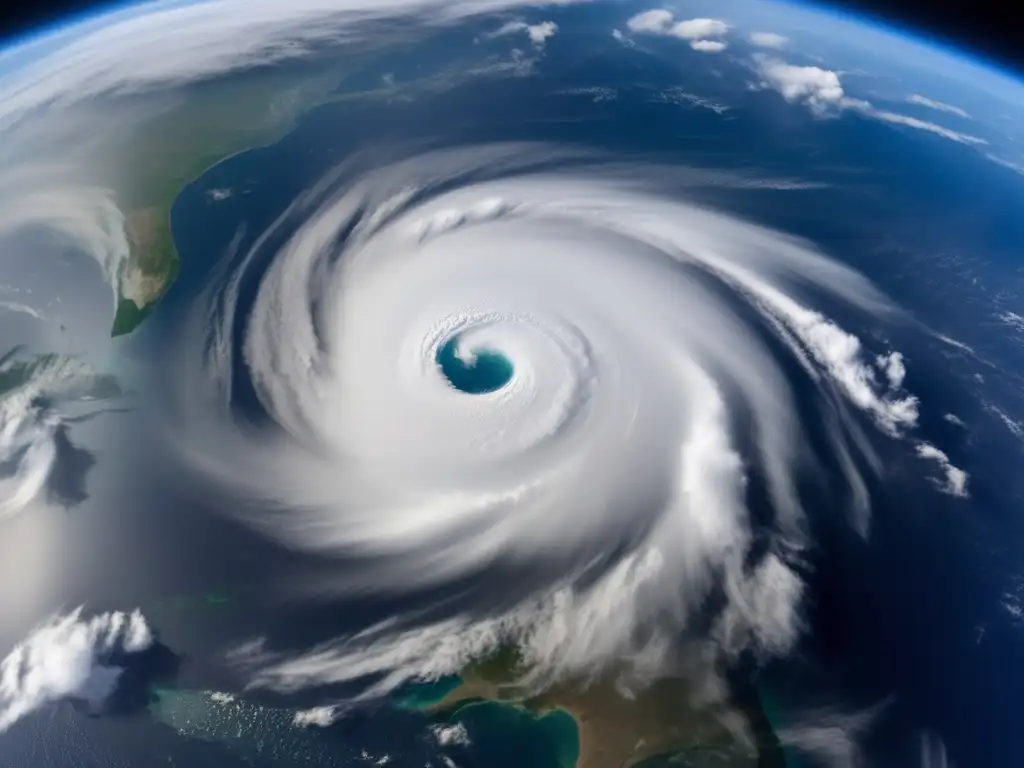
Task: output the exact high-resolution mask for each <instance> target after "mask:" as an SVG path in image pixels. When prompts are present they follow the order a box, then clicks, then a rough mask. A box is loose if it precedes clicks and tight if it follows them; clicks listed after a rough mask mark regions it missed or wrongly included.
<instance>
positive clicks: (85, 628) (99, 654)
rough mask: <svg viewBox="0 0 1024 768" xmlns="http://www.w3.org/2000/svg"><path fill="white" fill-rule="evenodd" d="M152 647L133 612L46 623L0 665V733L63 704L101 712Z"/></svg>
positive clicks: (146, 629) (78, 613)
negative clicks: (131, 668) (133, 661)
mask: <svg viewBox="0 0 1024 768" xmlns="http://www.w3.org/2000/svg"><path fill="white" fill-rule="evenodd" d="M154 642H155V640H154V636H153V631H152V629H151V628H150V626H149V624H148V623H147V622H146V619H145V617H143V615H142V613H141V612H139V611H137V610H136V611H132V612H131V613H122V612H119V611H114V612H111V613H100V614H97V615H95V616H92V617H86V616H85V615H84V611H83V609H81V608H79V609H78V610H76V611H73V612H71V613H70V614H68V615H66V616H56V617H53V618H51V619H49V620H48V621H46V622H44V623H43V624H42V625H40V626H39V627H37V628H36V629H35V630H34V631H33V632H32V633H31V634H30V635H29V636H28V637H27V638H26V639H25V640H23V641H22V642H20V643H19V644H18V645H16V646H15V647H14V649H13V650H11V652H10V653H9V654H7V656H6V657H5V658H4V660H3V661H2V662H0V731H4V730H7V729H8V728H10V727H11V726H12V725H13V724H14V723H15V722H17V721H18V720H20V719H21V718H23V717H25V716H26V715H29V714H31V713H32V712H35V711H37V710H39V709H41V708H42V707H44V706H46V705H47V704H51V703H54V702H58V701H63V700H72V701H76V702H80V703H82V704H84V705H85V706H87V707H88V708H89V710H90V711H93V712H101V711H103V709H104V707H105V706H106V704H107V702H108V701H109V700H110V699H111V697H112V696H113V695H114V693H115V691H116V690H117V688H118V684H119V682H120V680H121V677H122V675H123V674H124V672H125V668H126V666H127V665H129V664H130V663H131V659H132V657H133V656H137V655H138V654H142V653H144V652H146V651H148V650H150V649H151V648H153V646H154Z"/></svg>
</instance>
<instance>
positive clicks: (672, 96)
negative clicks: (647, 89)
mask: <svg viewBox="0 0 1024 768" xmlns="http://www.w3.org/2000/svg"><path fill="white" fill-rule="evenodd" d="M652 98H653V100H654V101H656V102H659V103H662V104H679V105H680V106H690V107H699V108H700V109H710V110H711V111H712V112H714V113H715V114H718V115H721V114H724V113H726V112H728V111H729V107H728V106H726V105H725V104H720V103H719V102H717V101H712V100H711V99H706V98H704V97H703V96H698V95H696V94H693V93H688V92H687V91H684V90H683V89H682V88H666V89H665V90H662V91H657V92H656V93H655V94H654V95H653V97H652Z"/></svg>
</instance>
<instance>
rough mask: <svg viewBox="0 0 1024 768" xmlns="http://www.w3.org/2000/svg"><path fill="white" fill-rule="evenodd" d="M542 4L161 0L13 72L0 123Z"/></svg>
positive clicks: (1, 87) (1, 90) (503, 0)
mask: <svg viewBox="0 0 1024 768" xmlns="http://www.w3.org/2000/svg"><path fill="white" fill-rule="evenodd" d="M567 1H569V0H562V2H567ZM539 5H543V3H541V2H533V1H532V0H426V1H424V0H294V1H293V2H287V3H282V2H277V0H212V1H211V2H203V3H188V4H180V5H163V6H159V5H158V6H157V7H156V8H155V9H149V8H147V10H146V12H144V13H137V14H133V15H130V16H124V15H119V16H116V17H114V16H112V17H111V18H112V19H113V21H111V22H110V23H105V24H102V25H95V26H93V28H91V29H90V30H89V31H88V32H87V33H86V34H82V35H80V36H79V37H77V38H75V39H73V40H71V41H70V42H68V43H67V44H65V45H63V46H62V47H61V48H60V49H59V53H57V54H54V55H50V56H42V57H34V58H32V59H30V60H29V61H30V63H29V64H27V65H25V66H22V67H21V68H20V69H17V70H15V71H13V72H11V73H5V75H4V78H3V80H2V81H0V83H2V84H0V129H2V128H3V127H4V126H5V125H6V124H7V123H8V122H10V121H12V120H16V119H18V118H20V117H23V116H26V115H28V114H29V113H31V112H33V111H34V110H36V109H39V108H45V109H48V110H54V109H57V110H60V109H62V108H64V107H67V106H68V105H70V104H74V103H82V104H84V103H88V102H89V101H90V100H93V99H95V98H96V97H98V96H101V95H104V94H118V95H126V94H132V93H143V92H151V91H156V90H159V89H161V88H171V87H175V86H180V85H184V84H188V83H190V82H194V81H196V80H200V79H204V78H209V77H214V76H217V75H221V74H227V73H230V72H234V71H238V70H242V69H247V68H251V67H255V66H261V65H268V64H275V63H279V62H283V61H288V60H293V59H299V58H303V57H305V56H309V55H310V54H311V53H313V52H314V51H316V50H319V49H321V48H325V47H328V46H345V45H367V44H368V42H367V41H368V40H369V41H371V42H379V43H387V42H389V41H400V40H402V39H403V36H404V35H407V34H408V32H409V31H411V30H415V29H422V28H423V27H424V26H440V25H443V24H446V23H450V22H452V21H454V20H457V19H460V18H465V17H469V16H474V15H477V14H485V13H496V12H500V11H503V10H508V9H512V8H517V7H529V6H539ZM409 13H417V14H418V15H417V18H416V20H415V25H414V26H411V25H403V24H401V23H398V22H397V21H395V23H393V24H390V25H388V27H387V30H386V31H382V32H380V33H379V35H378V34H375V35H373V36H371V35H368V34H367V30H369V29H370V26H369V25H370V24H372V23H373V22H379V21H384V20H389V19H390V20H397V19H400V18H401V17H402V16H403V15H407V14H409ZM101 20H102V19H101ZM379 29H384V27H383V25H380V27H379ZM535 34H539V35H543V34H546V33H545V32H544V31H543V30H538V32H537V33H535ZM374 38H376V40H374ZM5 138H6V137H5Z"/></svg>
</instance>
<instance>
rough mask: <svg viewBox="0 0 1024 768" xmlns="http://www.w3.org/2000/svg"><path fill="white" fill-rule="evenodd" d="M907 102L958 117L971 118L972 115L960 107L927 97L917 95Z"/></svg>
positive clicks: (913, 95) (910, 97)
mask: <svg viewBox="0 0 1024 768" xmlns="http://www.w3.org/2000/svg"><path fill="white" fill-rule="evenodd" d="M906 101H907V103H908V104H917V105H918V106H921V107H928V108H929V109H935V110H938V111H939V112H946V113H948V114H951V115H957V116H958V117H965V118H970V115H969V114H968V113H967V112H966V111H964V110H962V109H960V107H954V106H953V105H952V104H946V103H944V102H941V101H935V99H929V98H927V97H926V96H921V95H920V94H917V93H914V94H911V95H910V96H907V99H906Z"/></svg>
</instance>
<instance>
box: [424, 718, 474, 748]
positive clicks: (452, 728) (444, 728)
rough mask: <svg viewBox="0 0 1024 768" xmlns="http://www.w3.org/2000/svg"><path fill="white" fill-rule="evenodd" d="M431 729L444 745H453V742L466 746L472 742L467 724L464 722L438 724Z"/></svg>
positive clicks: (438, 741)
mask: <svg viewBox="0 0 1024 768" xmlns="http://www.w3.org/2000/svg"><path fill="white" fill-rule="evenodd" d="M430 731H431V733H433V734H434V738H435V739H437V743H438V744H440V745H441V746H442V747H447V746H451V745H452V744H458V745H460V746H465V745H467V744H469V743H470V741H469V733H468V732H467V731H466V726H464V725H463V724H462V723H452V724H450V725H444V724H438V725H434V726H432V727H431V729H430Z"/></svg>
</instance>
